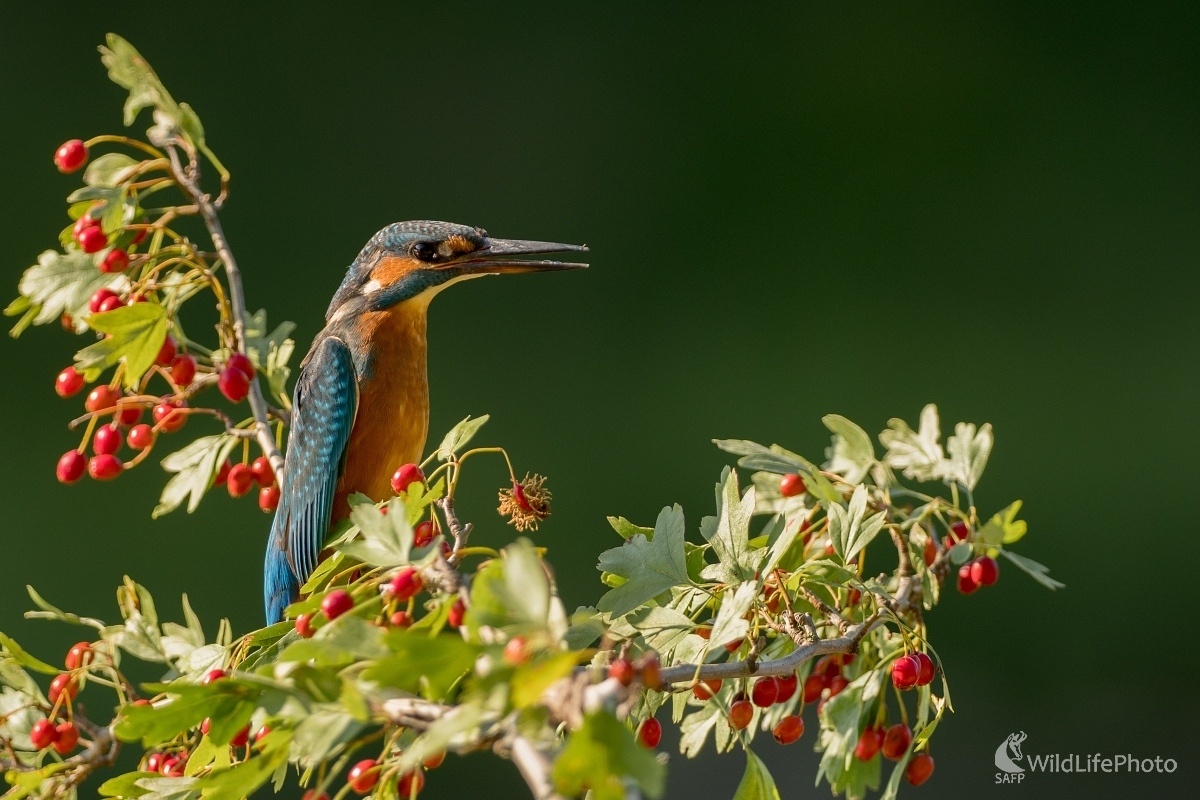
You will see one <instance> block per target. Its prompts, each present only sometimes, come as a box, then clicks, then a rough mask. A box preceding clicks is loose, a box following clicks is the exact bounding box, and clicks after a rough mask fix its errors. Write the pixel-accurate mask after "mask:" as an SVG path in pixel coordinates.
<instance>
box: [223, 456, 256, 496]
mask: <svg viewBox="0 0 1200 800" xmlns="http://www.w3.org/2000/svg"><path fill="white" fill-rule="evenodd" d="M253 485H254V473H253V472H251V471H250V468H249V467H247V466H246V465H245V464H234V465H233V467H232V468H231V469H230V470H229V476H228V477H227V478H226V480H225V488H226V489H228V490H229V496H230V497H241V496H242V495H244V494H245V493H246V492H248V491H250V487H251V486H253Z"/></svg>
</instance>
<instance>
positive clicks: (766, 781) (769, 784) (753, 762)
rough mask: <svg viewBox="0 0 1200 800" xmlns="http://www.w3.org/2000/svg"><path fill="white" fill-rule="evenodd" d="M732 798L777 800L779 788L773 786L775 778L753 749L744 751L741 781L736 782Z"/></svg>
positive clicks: (737, 799)
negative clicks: (744, 762) (744, 769)
mask: <svg viewBox="0 0 1200 800" xmlns="http://www.w3.org/2000/svg"><path fill="white" fill-rule="evenodd" d="M733 800H779V790H778V789H776V788H775V779H774V778H772V777H771V773H770V772H769V771H768V770H767V765H766V764H764V763H763V762H762V759H760V758H759V757H758V756H756V755H755V754H754V752H753V751H751V750H747V751H746V771H745V772H743V773H742V781H741V783H739V784H738V787H737V791H736V792H735V793H734V795H733Z"/></svg>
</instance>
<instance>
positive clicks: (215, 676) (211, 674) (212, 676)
mask: <svg viewBox="0 0 1200 800" xmlns="http://www.w3.org/2000/svg"><path fill="white" fill-rule="evenodd" d="M228 677H229V673H228V672H226V671H225V670H223V669H210V670H209V671H208V672H207V673H206V674H205V675H204V678H203V680H201V681H200V683H201V684H202V685H204V686H208V685H209V684H210V683H212V682H213V681H219V680H221V679H222V678H228Z"/></svg>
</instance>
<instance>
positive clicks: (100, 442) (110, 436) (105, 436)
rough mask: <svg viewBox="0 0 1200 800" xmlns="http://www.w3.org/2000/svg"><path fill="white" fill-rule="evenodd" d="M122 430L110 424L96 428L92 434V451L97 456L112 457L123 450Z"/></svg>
mask: <svg viewBox="0 0 1200 800" xmlns="http://www.w3.org/2000/svg"><path fill="white" fill-rule="evenodd" d="M122 438H124V437H122V436H121V429H120V428H118V427H117V426H116V425H113V424H112V423H109V424H108V425H101V426H100V427H99V428H96V432H95V433H93V434H92V449H93V450H95V451H96V454H97V455H112V454H113V453H115V452H117V451H118V450H120V449H121V439H122Z"/></svg>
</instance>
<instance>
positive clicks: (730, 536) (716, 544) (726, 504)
mask: <svg viewBox="0 0 1200 800" xmlns="http://www.w3.org/2000/svg"><path fill="white" fill-rule="evenodd" d="M726 469H727V472H728V474H727V475H726V476H725V478H724V480H723V481H722V483H721V484H719V485H718V486H717V497H718V499H719V508H718V517H717V527H716V529H715V530H714V531H713V532H712V535H711V536H708V535H707V534H706V532H705V530H704V528H701V533H702V534H706V538H707V539H708V540H709V544H711V545H712V548H713V552H714V553H716V555H717V558H718V559H719V561H720V563H719V564H713V565H710V566H708V567H706V568H705V569H704V571H703V572H701V573H700V574H701V575H702V576H703V577H704V578H706V579H708V580H713V581H718V582H720V583H737V582H739V581H743V580H747V579H749V578H751V577H753V576H754V572H755V571H756V570H757V569H758V565H759V564H760V563H761V562H762V559H763V556H764V555H765V551H762V550H751V548H750V518H751V517H752V516H753V515H754V504H755V501H754V489H753V487H751V488H750V489H748V490H747V491H746V494H745V495H741V494H739V489H738V480H737V473H736V472H734V471H733V470H732V469H728V468H726Z"/></svg>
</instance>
